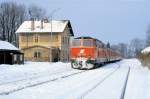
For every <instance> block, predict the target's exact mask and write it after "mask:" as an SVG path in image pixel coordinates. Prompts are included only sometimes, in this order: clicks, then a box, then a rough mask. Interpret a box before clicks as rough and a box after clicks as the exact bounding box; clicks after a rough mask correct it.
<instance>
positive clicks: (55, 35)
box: [52, 34, 58, 42]
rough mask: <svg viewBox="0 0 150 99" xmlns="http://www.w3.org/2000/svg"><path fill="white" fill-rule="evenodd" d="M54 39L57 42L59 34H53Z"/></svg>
mask: <svg viewBox="0 0 150 99" xmlns="http://www.w3.org/2000/svg"><path fill="white" fill-rule="evenodd" d="M52 41H53V42H57V41H58V35H57V34H53V35H52Z"/></svg>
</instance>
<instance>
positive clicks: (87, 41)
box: [83, 40, 93, 47]
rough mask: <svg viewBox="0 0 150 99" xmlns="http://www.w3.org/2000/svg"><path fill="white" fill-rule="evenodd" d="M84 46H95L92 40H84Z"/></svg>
mask: <svg viewBox="0 0 150 99" xmlns="http://www.w3.org/2000/svg"><path fill="white" fill-rule="evenodd" d="M83 46H88V47H90V46H93V41H92V40H83Z"/></svg>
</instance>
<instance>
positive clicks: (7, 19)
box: [0, 2, 27, 43]
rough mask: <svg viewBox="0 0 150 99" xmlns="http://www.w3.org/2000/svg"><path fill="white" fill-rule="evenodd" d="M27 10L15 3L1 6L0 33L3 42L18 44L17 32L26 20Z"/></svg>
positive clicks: (5, 3) (6, 3)
mask: <svg viewBox="0 0 150 99" xmlns="http://www.w3.org/2000/svg"><path fill="white" fill-rule="evenodd" d="M26 17H27V16H26V8H25V6H24V5H17V4H16V3H14V2H4V3H1V4H0V29H1V31H0V33H1V36H2V37H1V38H2V40H7V41H8V42H11V43H13V42H16V35H15V31H16V29H17V28H18V27H19V26H20V24H21V23H22V22H23V21H24V20H25V19H26Z"/></svg>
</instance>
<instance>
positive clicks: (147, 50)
mask: <svg viewBox="0 0 150 99" xmlns="http://www.w3.org/2000/svg"><path fill="white" fill-rule="evenodd" d="M141 53H143V54H147V53H150V47H146V48H145V49H143V50H142V51H141Z"/></svg>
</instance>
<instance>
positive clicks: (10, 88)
mask: <svg viewBox="0 0 150 99" xmlns="http://www.w3.org/2000/svg"><path fill="white" fill-rule="evenodd" d="M83 72H87V71H85V70H82V71H73V70H69V71H65V72H57V73H53V74H52V75H47V76H46V77H45V75H43V76H38V77H31V78H29V79H21V80H16V81H13V82H7V83H1V84H0V95H8V94H10V93H13V92H16V91H19V90H23V89H26V88H29V87H34V86H37V85H41V84H45V83H49V82H52V81H56V80H58V79H65V78H68V77H71V76H74V75H78V74H81V73H83ZM43 77H44V80H43ZM16 86H17V87H16ZM4 88H5V90H4ZM6 88H7V89H6Z"/></svg>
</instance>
